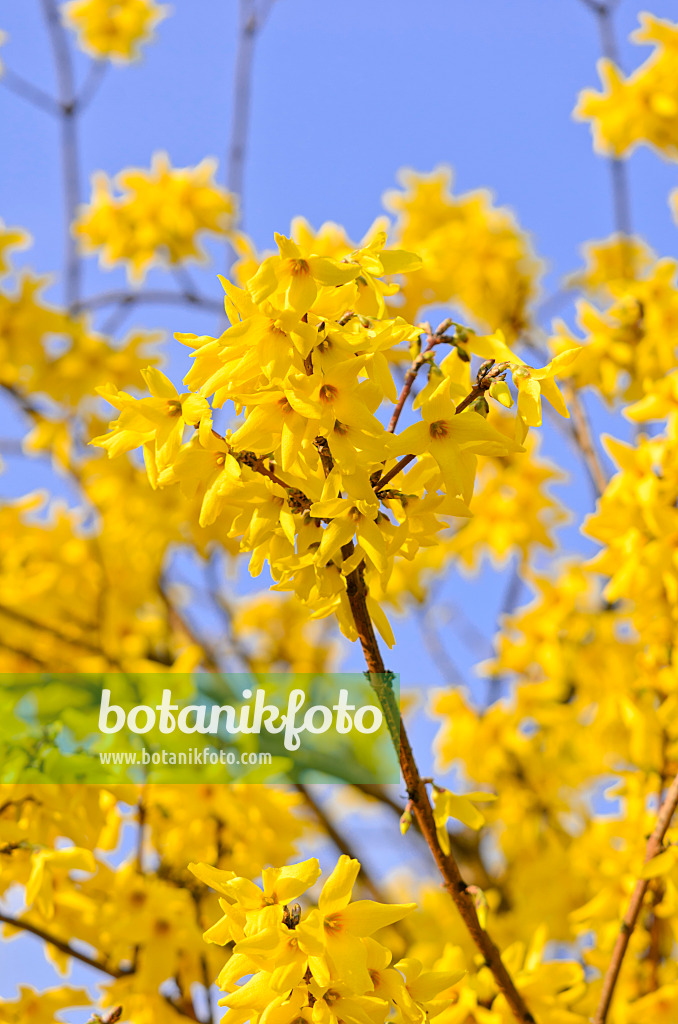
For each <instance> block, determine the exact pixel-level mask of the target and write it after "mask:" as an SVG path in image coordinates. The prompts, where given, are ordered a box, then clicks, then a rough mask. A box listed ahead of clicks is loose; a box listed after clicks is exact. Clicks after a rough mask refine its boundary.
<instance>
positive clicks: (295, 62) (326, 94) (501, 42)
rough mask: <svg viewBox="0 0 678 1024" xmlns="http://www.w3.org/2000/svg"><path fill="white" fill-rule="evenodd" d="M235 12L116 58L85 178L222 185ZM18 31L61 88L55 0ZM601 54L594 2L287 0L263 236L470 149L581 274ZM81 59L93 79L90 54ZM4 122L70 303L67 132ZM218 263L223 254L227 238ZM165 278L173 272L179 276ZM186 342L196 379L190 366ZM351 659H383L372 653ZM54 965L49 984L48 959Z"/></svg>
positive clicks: (654, 184) (497, 585)
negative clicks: (152, 169)
mask: <svg viewBox="0 0 678 1024" xmlns="http://www.w3.org/2000/svg"><path fill="white" fill-rule="evenodd" d="M638 10H639V7H638V5H637V4H636V3H635V2H631V0H622V3H621V4H620V7H619V11H618V15H617V25H618V35H619V40H620V48H621V55H622V62H623V64H625V66H626V68H627V69H631V68H633V67H635V66H636V65H637V64H638V63H639V62H640V61H641V60H642V59H644V56H645V54H646V53H647V52H648V51H647V49H646V48H640V47H636V46H633V45H631V44H628V43H627V42H626V37H627V35H628V33H629V31H631V29H632V28H633V27H634V26H635V24H636V15H637V12H638ZM651 10H652V12H653V13H655V14H657V15H659V16H664V17H671V16H674V17H675V14H676V7H675V0H654V2H653V4H652V7H651ZM236 14H237V8H236V3H235V0H175V2H174V4H173V12H172V15H171V17H169V18H168V19H167V20H166V21H165V22H163V23H162V24H161V25H160V27H159V29H158V33H157V41H156V42H155V43H154V44H152V45H151V46H149V47H148V48H146V49H145V52H144V59H143V60H142V61H141V62H140V63H139V64H135V65H133V66H131V67H129V68H123V69H118V68H114V69H112V70H110V71H109V73H108V75H107V77H106V79H105V81H104V83H103V85H102V88H101V91H100V93H99V95H98V96H97V98H96V100H95V102H94V103H93V104H92V106H91V107H90V108H89V109H88V111H87V112H86V114H85V116H84V118H83V121H82V126H81V127H82V136H81V146H82V168H83V179H84V181H85V182H86V181H87V178H88V176H89V174H90V173H92V172H93V171H95V170H98V169H102V170H105V171H107V172H109V173H115V172H117V171H118V170H120V169H122V168H123V167H126V166H129V165H141V166H148V164H149V161H150V158H151V155H152V154H153V152H154V151H156V150H159V149H164V150H167V151H168V153H169V155H170V157H171V159H172V161H173V163H175V164H176V165H185V164H195V163H197V162H198V161H199V160H201V159H202V158H203V157H205V156H215V157H217V158H218V159H219V160H220V169H219V176H221V178H222V180H223V172H224V156H225V153H226V150H227V145H228V139H229V131H230V119H231V93H232V77H233V63H234V56H235V40H236V22H237V17H236ZM0 29H3V30H5V31H7V32H8V33H9V40H8V42H7V43H6V45H5V46H4V47H3V49H2V53H1V56H2V59H3V60H4V61H5V62H6V63H7V65H8V66H9V67H11V68H12V69H13V70H15V71H16V72H18V73H20V74H22V75H23V76H24V77H25V78H28V79H30V80H31V81H33V82H35V83H36V84H39V85H40V86H41V87H42V88H44V89H45V90H48V91H52V90H53V88H54V73H53V66H52V60H51V52H50V50H49V46H48V43H47V37H46V33H45V31H44V25H43V24H42V19H41V11H40V4H39V2H38V0H22V2H17V0H15V2H14V3H9V4H7V3H6V4H4V5H2V7H0ZM599 52H600V48H599V38H598V33H597V27H596V24H595V20H594V18H593V17H592V15H591V13H590V12H589V11H588V10H587V9H586V8H585V6H584V4H583V3H581V2H580V0H546V2H545V0H511V2H510V3H507V2H506V0H472V2H471V0H426V2H419V3H412V2H411V0H335V2H333V3H330V2H328V0H325V2H319V0H277V2H276V3H275V4H274V7H273V10H272V13H271V16H270V19H269V22H268V24H267V25H266V27H265V30H264V32H263V34H262V36H261V38H260V39H259V41H258V44H257V52H256V59H255V68H254V89H253V105H252V118H251V133H250V148H249V153H248V160H247V166H246V174H245V223H246V228H247V230H248V231H249V233H250V234H251V235H252V236H253V238H254V240H255V242H256V243H257V244H258V245H259V246H261V247H266V246H268V245H270V244H271V241H272V235H273V232H274V231H286V230H287V228H288V226H289V222H290V219H291V218H292V217H293V216H295V215H298V214H302V215H304V216H306V217H307V218H308V219H309V220H310V221H311V222H312V223H313V224H314V225H318V224H319V223H320V222H322V221H323V220H325V219H331V220H335V221H338V222H340V223H342V224H344V225H345V227H346V228H347V230H348V232H349V234H350V235H352V236H353V237H355V238H359V237H360V236H361V235H362V234H363V232H364V231H365V230H366V229H367V227H368V226H369V225H370V223H371V221H372V220H373V218H374V217H375V216H377V215H378V214H379V213H381V212H382V207H381V195H382V194H383V192H384V191H385V190H387V189H389V188H391V187H393V186H394V184H395V183H396V176H397V172H398V170H399V168H401V167H407V166H409V167H413V168H416V169H417V170H420V171H428V170H430V169H432V168H433V167H434V166H435V165H436V164H439V163H449V164H451V165H452V166H453V167H454V171H455V188H456V189H457V190H468V189H475V188H479V187H490V188H491V189H492V190H493V191H494V193H495V195H496V198H497V201H498V202H499V203H501V204H505V205H508V206H510V207H511V208H512V209H513V210H514V212H515V214H516V216H517V218H518V220H519V221H520V223H521V224H522V225H523V227H524V228H525V229H527V230H528V231H529V232H530V233H531V234H532V238H533V242H534V246H535V249H536V251H537V253H538V254H539V255H540V256H541V257H542V258H543V259H545V260H546V261H547V264H548V268H549V269H548V273H547V277H546V293H548V292H550V291H551V290H553V289H554V288H555V287H556V285H557V279H558V277H559V276H560V275H562V274H563V273H567V272H569V271H572V270H573V269H575V268H576V267H577V265H578V263H579V247H580V245H581V243H582V242H584V241H586V240H587V239H594V238H601V237H604V236H606V235H608V234H609V233H610V232H611V231H612V230H613V220H612V200H611V195H610V187H609V173H608V167H607V166H606V164H605V162H604V161H602V160H601V159H600V158H598V157H596V156H594V154H593V151H592V147H591V141H590V135H589V131H588V128H587V127H585V126H583V125H581V124H577V123H575V122H574V121H573V120H572V118H571V111H572V108H573V106H574V103H575V100H576V95H577V92H578V91H579V90H580V89H581V88H583V87H586V86H591V85H595V84H596V83H597V74H596V70H595V63H596V60H597V58H598V56H599ZM77 65H78V72H79V74H80V76H81V78H82V76H83V75H84V72H85V71H86V67H87V61H86V59H85V58H79V59H78V62H77ZM0 124H1V125H2V134H3V140H4V143H5V144H4V146H3V166H2V171H1V172H0V217H2V218H3V219H4V220H5V222H6V223H8V224H19V225H22V226H24V227H25V228H27V229H28V230H29V231H30V232H31V234H32V235H33V236H34V239H35V243H34V247H33V249H32V250H31V251H30V252H29V253H27V254H24V255H23V256H22V261H23V262H26V263H29V264H30V265H31V266H33V267H35V268H36V269H37V270H38V271H40V272H44V273H54V274H55V275H57V276H56V278H55V283H54V285H53V286H52V290H51V291H50V295H51V296H52V297H53V298H54V299H58V298H60V281H59V277H58V274H59V271H60V265H61V259H62V251H63V220H62V200H61V182H60V164H59V152H58V145H57V143H58V139H57V128H56V125H55V124H53V123H52V122H51V121H50V119H49V118H48V117H47V116H46V115H45V114H44V113H42V112H40V111H37V110H34V109H33V108H32V107H31V106H29V105H27V104H25V103H23V102H22V101H21V100H20V99H17V98H16V97H15V96H13V95H11V94H10V93H8V92H7V91H6V90H3V89H1V88H0ZM629 175H630V183H631V195H632V202H631V206H632V218H633V226H634V228H635V230H636V231H637V232H639V233H640V234H641V235H643V236H644V237H645V238H646V239H647V241H649V243H650V244H651V245H652V246H653V247H655V249H656V250H657V251H658V252H659V253H660V255H667V256H674V257H675V256H677V255H678V229H677V228H676V226H675V225H674V224H673V223H672V222H671V220H670V217H669V215H668V210H667V195H668V192H669V191H670V189H672V188H674V187H676V185H678V180H677V179H678V175H677V174H676V168H675V165H671V164H667V163H665V162H663V161H662V160H661V159H660V158H658V157H657V156H656V155H654V154H651V153H649V152H646V151H643V152H640V153H638V154H636V155H635V156H634V157H633V159H632V160H631V161H630V166H629ZM84 198H86V195H83V199H84ZM215 257H216V259H217V261H218V262H219V263H220V264H223V261H224V260H225V256H224V255H223V254H222V253H221V252H219V251H215ZM221 269H222V265H218V266H217V268H216V270H217V271H221ZM192 273H193V274H194V277H195V278H196V280H197V281H198V282H199V284H200V287H201V289H202V291H203V292H204V293H205V294H209V295H212V296H213V297H217V298H218V297H219V296H220V287H219V285H218V282H217V280H216V277H215V268H214V267H211V268H208V269H198V270H195V271H192ZM148 283H149V284H150V285H160V286H171V281H169V280H168V279H167V278H166V276H165V275H163V274H162V273H161V272H153V274H151V276H150V277H149V281H148ZM123 286H124V278H123V276H122V274H121V273H119V272H114V273H108V274H104V273H102V272H101V271H100V270H99V269H98V268H97V265H96V263H95V261H94V260H91V259H90V260H88V261H87V264H86V274H85V290H86V293H87V294H93V293H94V292H96V291H99V290H104V289H108V288H111V287H123ZM130 323H134V324H138V325H145V326H148V327H161V328H165V329H167V330H168V331H169V332H170V333H172V332H174V331H194V332H196V333H202V332H208V333H209V332H212V331H213V330H214V329H215V326H216V325H215V323H214V319H213V318H210V317H208V316H206V315H203V314H198V313H196V312H195V311H193V310H184V309H180V308H176V309H171V310H168V309H167V308H152V307H144V309H143V311H139V314H138V315H136V316H135V318H134V320H133V321H130ZM170 345H171V346H172V353H173V354H172V358H171V360H170V366H171V368H172V372H173V375H174V376H175V377H176V378H177V379H178V378H179V377H180V376H181V374H182V372H183V370H184V369H185V368H186V366H187V360H186V358H185V354H184V352H183V350H180V348H179V346H174V343H170ZM11 415H12V414H11V412H10V409H9V406H7V405H2V407H0V419H1V421H2V433H3V436H10V435H18V434H20V432H21V429H22V428H21V425H20V424H18V423H17V422H16V420H12V419H11ZM595 423H596V427H597V428H599V429H603V428H604V429H608V430H612V431H613V432H617V433H618V434H619V435H620V436H621V435H623V434H624V433H625V430H626V428H625V427H624V426H623V425H621V424H620V423H619V421H618V420H615V419H612V418H611V417H610V416H607V415H604V414H603V413H602V412H600V411H598V410H596V411H595ZM544 435H545V437H544V450H545V451H546V452H547V453H549V454H551V455H552V456H553V457H554V458H555V459H556V460H557V461H558V462H559V463H560V464H561V465H563V466H564V467H565V468H566V469H567V470H568V471H569V472H570V474H571V480H570V483H569V484H568V485H567V486H566V487H564V488H562V489H561V490H560V491H559V493H560V494H561V495H562V497H563V498H564V499H565V500H566V501H567V502H568V503H569V504H570V505H572V506H573V507H574V508H575V509H576V510H577V513H578V514H579V513H581V512H583V511H584V510H585V509H587V508H589V507H590V496H589V492H588V488H587V483H586V480H585V479H584V475H583V472H582V469H581V466H580V464H578V463H577V461H576V460H575V459H573V457H572V455H571V453H569V452H568V451H567V450H565V449H564V447H563V444H562V442H561V441H560V439H559V438H558V437H557V435H556V434H555V432H554V430H553V427H552V426H550V425H549V422H548V421H546V426H545V427H544ZM35 483H36V478H35V477H34V475H33V473H31V472H30V471H28V472H27V471H26V470H19V469H18V467H17V465H15V464H12V465H10V467H9V469H8V471H7V473H6V474H5V475H4V476H3V477H0V493H2V494H5V495H6V494H16V493H21V492H25V491H26V490H28V489H31V488H32V487H33V486H35ZM563 538H564V540H565V541H566V543H567V544H568V545H570V547H571V548H580V547H581V545H582V542H581V540H580V539H579V537H578V534H577V530H576V527H573V528H569V529H568V530H565V531H563ZM506 582H507V574H506V573H505V572H504V573H495V572H493V571H491V570H487V571H484V572H483V573H482V574H481V576H480V578H479V579H478V580H477V581H476V582H475V584H473V585H472V586H468V585H467V584H466V583H464V582H462V581H460V580H459V579H458V577H453V578H451V579H450V580H449V581H448V583H447V585H446V587H445V590H444V591H443V595H442V598H441V600H442V599H445V598H448V599H449V598H454V600H455V601H457V602H460V603H463V604H464V606H465V608H466V610H467V613H468V614H469V615H470V616H471V617H472V618H473V619H474V621H475V622H476V624H477V625H478V627H479V629H480V630H481V631H482V632H485V634H486V635H490V634H491V632H492V628H493V623H494V621H495V618H496V614H497V610H498V608H499V607H500V606H501V602H502V596H503V593H504V590H505V587H506ZM397 636H398V641H399V646H398V648H397V658H396V660H397V662H398V667H399V668H400V670H401V673H402V677H403V682H404V683H405V684H406V685H410V686H416V685H423V684H427V685H430V684H439V683H440V682H441V681H442V680H441V677H440V675H439V674H438V673H437V670H436V668H435V666H434V665H433V663H432V661H431V659H430V658H429V657H428V656H427V654H426V653H425V652H424V651H423V650H422V642H421V637H420V634H419V631H418V627H417V625H416V623H415V622H414V620H410V621H409V622H406V623H399V624H398V628H397ZM453 646H455V647H456V648H457V649H456V650H455V658H456V659H457V660H458V662H459V664H460V666H461V668H462V670H463V671H464V672H466V673H469V672H470V666H471V663H472V660H473V655H472V653H471V651H470V650H469V648H468V646H464V644H463V643H460V642H459V639H458V638H456V639H455V641H454V645H453ZM391 660H393V657H392V659H391ZM347 667H349V668H361V667H362V666H361V665H360V658H359V656H358V652H357V651H352V652H351V653H350V654H349V657H348V659H347ZM430 736H431V726H430V725H427V724H426V723H420V725H419V726H418V728H417V741H418V745H419V746H421V744H422V743H423V744H424V745H425V743H426V741H427V739H430ZM30 941H31V940H21V942H20V943H17V944H12V945H11V946H9V947H6V946H4V945H0V967H1V968H5V967H8V966H9V970H8V971H7V973H6V974H5V972H4V970H0V995H3V994H5V988H6V986H7V982H6V981H5V980H4V978H5V977H10V976H12V969H13V971H14V976H16V973H17V970H18V969H19V967H21V976H22V977H23V976H24V975H25V973H26V972H25V967H26V964H27V963H28V958H29V957H30V956H32V955H33V950H35V949H37V947H36V946H35V945H34V944H33V945H31V946H30V947H29V945H28V943H29V942H30ZM29 950H30V952H29ZM8 957H9V963H8V961H7V958H8ZM38 976H39V977H40V980H41V981H43V982H44V981H46V980H47V979H46V977H45V975H44V971H43V972H40V971H38ZM26 980H28V978H27V979H26ZM12 988H13V984H12V985H11V986H10V989H12Z"/></svg>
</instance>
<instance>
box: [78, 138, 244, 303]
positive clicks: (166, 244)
mask: <svg viewBox="0 0 678 1024" xmlns="http://www.w3.org/2000/svg"><path fill="white" fill-rule="evenodd" d="M215 170H216V161H215V160H209V159H205V160H203V161H202V162H201V163H199V164H198V165H197V166H196V167H172V165H171V164H170V161H169V158H168V156H167V154H165V153H156V154H155V156H154V157H153V161H152V163H151V168H150V170H148V171H146V170H141V169H138V170H135V169H131V168H128V169H127V170H124V171H121V172H120V174H118V175H117V177H116V178H115V179H114V182H111V180H110V179H109V178H108V177H107V175H105V174H102V173H98V174H95V175H94V176H93V179H92V188H93V190H92V199H91V202H90V204H89V206H83V207H81V209H80V212H79V215H78V218H77V220H76V222H75V224H74V226H73V231H74V233H75V235H76V237H77V238H78V239H79V240H80V244H81V246H82V249H83V251H84V252H86V253H93V252H99V255H100V262H101V265H102V266H104V267H112V266H115V264H117V263H125V264H126V267H127V274H128V277H129V278H130V280H131V281H133V282H135V283H139V282H140V281H142V280H143V278H144V277H145V275H146V272H147V271H148V269H149V268H150V267H151V266H154V265H160V266H167V265H170V266H174V265H176V264H178V263H184V262H186V261H198V262H201V261H203V262H204V260H205V258H206V257H205V253H204V250H203V248H202V246H201V243H200V238H199V236H200V235H201V234H202V233H203V232H207V233H210V234H215V235H220V236H222V237H223V236H226V235H227V234H228V232H229V229H230V227H231V225H232V223H233V219H234V216H235V200H234V197H233V196H231V194H230V193H228V192H226V191H225V189H223V188H221V187H220V186H219V185H216V184H215V182H214V173H215ZM113 185H115V186H117V188H118V189H119V190H120V195H115V194H114V192H113V187H112V186H113Z"/></svg>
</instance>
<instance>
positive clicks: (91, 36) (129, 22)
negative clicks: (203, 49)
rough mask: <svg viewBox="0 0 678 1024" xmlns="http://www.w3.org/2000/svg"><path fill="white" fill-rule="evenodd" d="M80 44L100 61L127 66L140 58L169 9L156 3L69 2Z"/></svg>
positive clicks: (68, 16) (66, 9) (69, 20)
mask: <svg viewBox="0 0 678 1024" xmlns="http://www.w3.org/2000/svg"><path fill="white" fill-rule="evenodd" d="M62 12H63V18H64V22H65V23H66V25H68V27H69V28H72V29H73V31H74V32H75V33H76V34H77V38H78V45H79V46H80V47H81V49H83V50H84V51H85V53H89V54H90V55H91V56H92V57H95V58H96V59H97V60H112V61H117V62H119V63H127V62H128V61H131V60H135V59H136V58H138V57H139V56H140V48H141V46H142V45H143V44H144V43H148V42H149V41H150V40H151V38H152V35H153V29H154V28H155V26H156V25H157V24H158V22H160V21H162V19H163V18H166V17H167V15H168V13H169V7H166V6H164V5H163V4H158V3H156V0H69V2H68V3H65V4H63V5H62Z"/></svg>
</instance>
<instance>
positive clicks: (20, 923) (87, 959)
mask: <svg viewBox="0 0 678 1024" xmlns="http://www.w3.org/2000/svg"><path fill="white" fill-rule="evenodd" d="M0 922H2V923H3V924H8V925H10V926H11V927H12V928H17V929H18V930H19V931H24V932H28V933H29V934H30V935H35V936H36V938H38V939H42V941H43V942H47V943H49V945H50V946H54V948H55V949H58V950H59V951H60V952H61V953H65V954H66V956H72V957H73V958H74V959H75V960H79V961H80V962H81V963H83V964H87V966H88V967H93V968H94V970H95V971H101V973H102V974H108V976H109V977H111V978H124V977H126V976H127V975H129V974H132V973H133V972H132V971H131V970H130V969H126V968H124V967H113V966H111V965H110V964H107V963H106V962H105V961H104V960H97V959H96V958H95V957H92V956H88V955H87V953H81V952H80V951H79V950H77V949H73V947H72V946H71V945H69V944H68V942H65V941H64V940H63V939H59V938H57V936H56V935H51V934H50V933H49V932H46V931H45V930H44V929H43V928H39V927H38V926H37V925H34V924H30V923H29V922H28V921H24V920H22V919H21V918H16V917H10V916H9V915H8V914H2V913H0Z"/></svg>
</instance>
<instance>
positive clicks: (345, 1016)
mask: <svg viewBox="0 0 678 1024" xmlns="http://www.w3.org/2000/svg"><path fill="white" fill-rule="evenodd" d="M190 867H191V870H192V871H193V872H194V874H196V875H197V876H198V878H200V879H201V880H202V881H204V882H205V883H206V884H207V885H209V886H211V887H212V888H213V889H216V891H217V892H218V893H220V894H221V897H222V898H221V899H220V901H219V902H220V905H221V908H222V911H223V913H224V916H223V917H222V918H221V920H220V921H219V922H217V924H215V925H213V926H212V928H210V929H209V930H208V931H207V932H206V934H205V938H206V939H207V940H208V941H209V942H212V943H217V944H218V945H226V944H228V943H230V942H232V943H233V952H232V954H231V958H230V959H229V960H228V962H227V963H226V965H225V966H224V968H223V969H222V971H221V974H220V975H219V979H218V984H219V987H220V988H221V989H223V990H224V991H225V992H226V993H227V995H226V996H225V997H224V998H223V999H222V1000H221V1001H220V1002H221V1005H223V1006H226V1007H228V1010H227V1013H226V1016H225V1017H224V1020H225V1021H226V1022H227V1024H241V1022H244V1021H246V1020H251V1021H253V1022H256V1021H261V1022H262V1024H263V1022H267V1021H268V1022H275V1024H293V1022H294V1021H300V1020H304V1021H307V1022H308V1024H311V1022H314V1024H337V1022H338V1021H342V1020H343V1021H346V1022H350V1024H382V1022H384V1021H385V1020H386V1019H387V1017H388V1016H389V1015H390V1013H391V1012H392V1011H393V1010H395V1011H396V1013H397V1019H399V1020H401V1021H402V1022H403V1024H423V1021H424V1020H426V1019H427V1016H428V1013H429V1012H430V1013H432V1014H434V1015H435V1014H437V1013H439V1012H440V1011H441V1010H443V1009H444V1008H445V1006H446V1005H447V1004H448V1001H447V1000H445V999H439V998H438V997H439V995H440V994H441V993H444V991H445V990H446V989H449V988H450V987H451V986H452V985H454V984H456V982H458V981H459V979H460V977H461V976H462V975H463V973H464V972H463V970H462V971H447V972H426V971H422V964H421V963H419V962H418V961H417V960H414V959H409V960H405V961H402V962H400V963H396V964H395V965H394V967H390V966H389V964H390V963H391V956H392V955H391V952H390V951H389V949H388V948H387V947H386V946H384V945H382V943H380V942H378V941H377V940H376V939H374V938H372V936H373V934H374V933H375V932H378V931H380V930H381V929H383V928H385V927H386V926H388V925H392V924H394V923H395V922H397V921H400V920H401V919H402V918H403V917H405V916H406V915H407V914H409V913H411V912H412V911H413V910H414V909H415V904H414V903H407V904H382V903H376V902H373V901H371V900H359V901H357V902H351V893H352V890H353V887H354V885H355V882H356V879H357V876H358V872H359V871H360V863H359V862H358V861H357V860H352V859H351V858H350V857H347V856H342V857H340V858H339V861H338V862H337V866H336V867H335V869H334V871H333V872H332V874H331V875H330V876H329V878H328V879H327V880H326V882H325V884H324V886H323V888H322V890H321V892H320V895H319V897H318V904H317V908H313V909H310V910H307V911H303V910H302V908H301V906H300V905H299V904H298V903H294V904H293V903H292V900H296V899H297V898H299V897H301V896H303V894H304V893H305V892H306V891H307V890H308V888H309V887H310V886H311V885H313V883H314V882H315V881H317V879H318V877H319V875H320V868H319V866H318V862H317V860H315V859H314V858H312V859H311V860H308V861H303V862H302V863H300V864H295V865H291V866H290V867H284V868H266V869H265V870H264V872H263V874H262V882H263V889H260V888H259V887H258V886H256V885H255V884H254V883H253V882H251V881H250V880H249V879H247V878H238V877H234V876H233V874H232V872H223V871H217V870H215V869H214V868H211V867H210V866H209V865H206V864H193V865H191V866H190ZM401 972H402V973H401ZM248 975H249V976H250V977H249V980H247V981H245V983H244V984H242V985H239V984H238V982H239V981H240V980H241V979H242V978H243V977H246V976H248Z"/></svg>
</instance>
